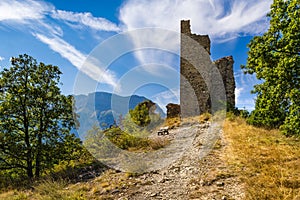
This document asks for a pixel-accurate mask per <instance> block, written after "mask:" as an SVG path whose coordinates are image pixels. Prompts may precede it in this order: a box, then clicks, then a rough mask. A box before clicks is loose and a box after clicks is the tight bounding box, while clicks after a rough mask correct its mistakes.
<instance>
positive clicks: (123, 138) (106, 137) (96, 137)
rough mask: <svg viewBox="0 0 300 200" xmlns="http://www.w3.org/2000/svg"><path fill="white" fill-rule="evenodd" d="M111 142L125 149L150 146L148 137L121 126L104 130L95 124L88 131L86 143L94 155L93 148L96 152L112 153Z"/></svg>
mask: <svg viewBox="0 0 300 200" xmlns="http://www.w3.org/2000/svg"><path fill="white" fill-rule="evenodd" d="M111 143H112V144H114V145H116V146H117V147H118V148H120V149H124V150H128V149H130V148H134V149H140V148H144V147H147V146H149V140H148V139H147V138H142V137H137V136H135V135H133V134H129V133H127V132H125V131H123V130H122V129H120V128H119V127H112V128H109V129H106V130H104V131H103V130H100V129H99V128H97V127H96V126H95V127H93V129H92V130H90V131H88V133H87V136H86V140H85V141H84V145H85V146H86V147H87V148H88V149H89V150H91V152H92V154H93V155H94V151H93V150H95V153H96V152H103V153H104V154H105V153H107V154H108V153H111V149H112V148H111ZM100 156H101V155H100Z"/></svg>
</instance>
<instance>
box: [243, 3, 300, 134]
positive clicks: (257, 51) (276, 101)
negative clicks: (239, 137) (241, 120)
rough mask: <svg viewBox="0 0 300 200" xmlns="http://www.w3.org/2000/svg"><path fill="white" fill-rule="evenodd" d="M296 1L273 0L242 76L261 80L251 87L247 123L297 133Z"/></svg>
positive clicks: (299, 46) (299, 31)
mask: <svg viewBox="0 0 300 200" xmlns="http://www.w3.org/2000/svg"><path fill="white" fill-rule="evenodd" d="M299 9H300V2H299V1H298V0H274V2H273V4H272V5H271V12H270V13H269V14H268V16H269V18H270V27H269V29H268V31H267V32H266V33H264V34H263V35H262V36H256V37H254V38H253V39H252V40H251V42H250V43H249V45H248V47H249V52H248V59H247V64H246V66H243V68H244V70H245V73H249V74H255V75H256V77H257V78H258V79H260V80H262V83H261V84H258V85H255V87H254V90H253V92H254V93H256V94H257V99H256V103H255V110H254V111H253V112H252V113H251V115H250V118H249V120H248V122H249V123H251V124H254V125H257V126H263V127H267V128H280V129H281V130H282V131H283V133H284V134H286V135H291V134H298V135H299V134H300V10H299Z"/></svg>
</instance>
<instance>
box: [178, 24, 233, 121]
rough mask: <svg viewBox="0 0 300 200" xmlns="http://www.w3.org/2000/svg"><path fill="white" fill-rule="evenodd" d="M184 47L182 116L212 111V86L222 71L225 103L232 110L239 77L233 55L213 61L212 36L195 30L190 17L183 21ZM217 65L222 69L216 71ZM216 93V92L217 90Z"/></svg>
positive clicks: (181, 92) (182, 48)
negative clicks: (211, 52) (214, 68)
mask: <svg viewBox="0 0 300 200" xmlns="http://www.w3.org/2000/svg"><path fill="white" fill-rule="evenodd" d="M180 42H181V46H180V55H181V58H180V74H181V77H180V107H181V116H182V117H187V116H195V115H198V114H199V113H200V114H201V113H204V112H211V107H212V103H211V89H212V87H213V86H214V85H215V84H216V83H215V82H216V80H215V77H216V76H215V75H216V73H220V74H221V78H220V79H222V80H221V82H223V83H217V84H223V85H224V87H225V91H223V93H224V92H225V93H226V98H224V101H226V102H223V103H226V104H227V108H229V109H231V108H233V107H234V106H235V94H234V90H235V80H234V76H233V63H234V61H233V58H232V56H229V57H224V58H221V59H219V60H217V61H215V62H212V61H211V60H210V56H209V55H210V39H209V37H208V35H197V34H193V33H191V28H190V20H182V21H181V41H180ZM213 64H215V66H216V67H217V69H218V70H219V72H216V71H214V70H213ZM219 76H220V75H219ZM215 93H216V92H215Z"/></svg>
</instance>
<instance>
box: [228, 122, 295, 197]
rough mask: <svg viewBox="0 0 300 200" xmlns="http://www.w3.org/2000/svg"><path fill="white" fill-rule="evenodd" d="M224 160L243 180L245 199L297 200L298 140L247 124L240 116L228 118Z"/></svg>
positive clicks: (276, 131) (275, 131)
mask: <svg viewBox="0 0 300 200" xmlns="http://www.w3.org/2000/svg"><path fill="white" fill-rule="evenodd" d="M224 137H225V139H226V140H227V141H228V142H229V144H228V148H227V152H226V155H227V156H226V159H227V161H228V164H229V166H231V167H232V169H233V170H234V171H235V172H236V173H237V174H239V176H240V177H241V179H242V182H244V183H245V187H246V188H245V189H246V191H245V192H246V199H250V200H251V199H272V200H277V199H278V200H283V199H289V200H290V199H291V200H296V199H300V141H299V138H286V137H285V136H283V135H282V134H281V133H280V132H279V131H278V130H264V129H259V128H255V127H252V126H249V125H247V124H246V123H245V121H244V120H243V119H241V118H236V119H231V120H227V121H226V122H225V125H224Z"/></svg>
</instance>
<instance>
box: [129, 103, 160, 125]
mask: <svg viewBox="0 0 300 200" xmlns="http://www.w3.org/2000/svg"><path fill="white" fill-rule="evenodd" d="M152 106H155V104H154V103H153V102H151V101H144V102H142V103H139V104H138V105H137V106H136V107H135V108H134V109H133V110H130V111H129V113H130V117H131V120H132V121H133V122H134V123H135V124H137V125H138V126H141V127H145V126H147V125H148V124H149V123H150V122H151V119H150V109H152V108H151V107H152ZM154 110H155V109H154Z"/></svg>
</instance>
